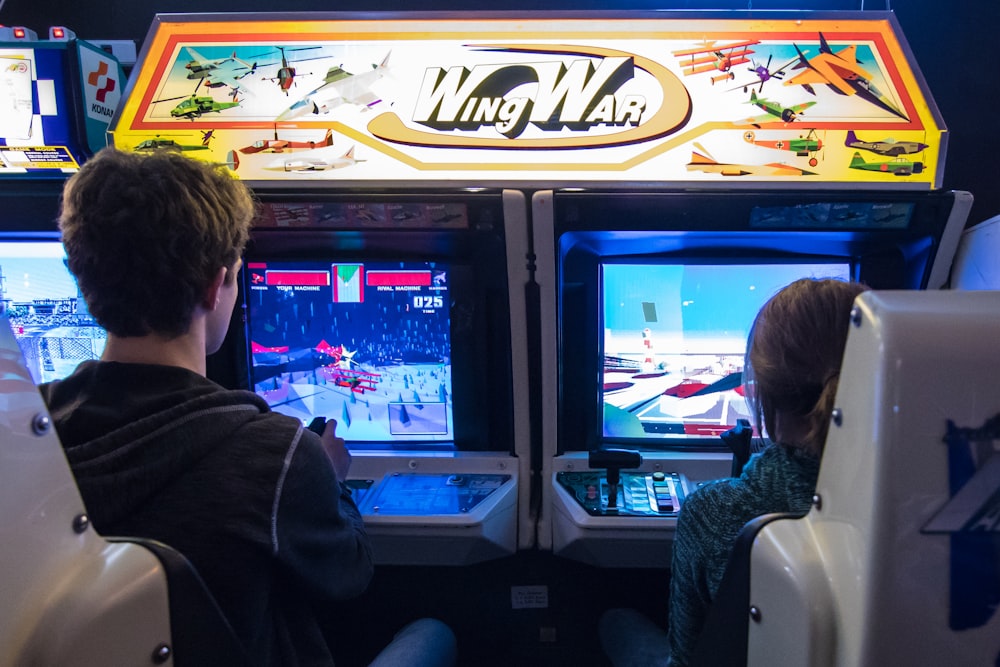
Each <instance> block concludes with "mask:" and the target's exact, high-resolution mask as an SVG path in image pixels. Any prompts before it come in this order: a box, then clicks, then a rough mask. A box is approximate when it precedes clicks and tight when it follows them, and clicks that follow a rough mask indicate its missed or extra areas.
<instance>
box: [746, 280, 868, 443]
mask: <svg viewBox="0 0 1000 667" xmlns="http://www.w3.org/2000/svg"><path fill="white" fill-rule="evenodd" d="M867 289H868V288H867V287H865V286H864V285H861V284H859V283H853V282H844V281H842V280H831V279H827V280H816V279H811V278H806V279H802V280H797V281H795V282H793V283H792V284H790V285H788V286H787V287H785V288H783V289H782V290H781V291H779V292H778V293H777V294H776V295H774V296H773V297H771V299H770V300H769V301H768V302H767V303H766V304H764V307H763V308H761V310H760V312H759V313H758V314H757V318H756V319H755V320H754V323H753V327H752V328H751V330H750V337H749V341H748V343H747V353H746V361H745V364H744V371H743V375H744V378H743V381H744V386H745V388H746V396H747V402H748V403H749V405H750V411H751V413H752V415H753V417H754V420H755V423H756V426H757V430H758V431H759V432H761V433H763V430H762V427H763V428H764V429H766V430H767V433H768V435H769V436H770V437H771V438H772V439H775V440H778V441H781V444H784V445H787V446H793V447H798V448H801V449H805V450H807V451H810V452H813V453H815V454H819V453H821V452H822V449H823V444H824V442H825V441H826V434H827V430H828V429H829V425H830V414H831V412H832V411H833V401H834V398H835V396H836V393H837V384H838V380H839V377H840V364H841V361H842V360H843V356H844V347H845V345H846V344H847V333H848V328H849V323H850V317H851V308H852V306H853V304H854V299H855V297H857V296H858V295H859V294H861V293H862V292H864V291H865V290H867ZM779 413H780V414H781V418H782V422H783V423H784V424H786V426H787V424H788V423H791V424H794V426H795V428H793V429H792V430H791V432H792V434H793V435H791V438H793V439H794V441H787V440H788V439H789V435H788V429H780V428H779V427H778V415H779ZM785 420H790V421H789V422H786V421H785ZM781 430H784V431H785V432H784V433H780V432H779V431H781Z"/></svg>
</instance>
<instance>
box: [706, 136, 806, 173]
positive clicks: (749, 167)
mask: <svg viewBox="0 0 1000 667" xmlns="http://www.w3.org/2000/svg"><path fill="white" fill-rule="evenodd" d="M694 148H695V150H693V151H691V161H690V162H689V163H688V164H687V169H688V171H703V172H705V173H710V174H711V173H714V174H720V175H722V176H814V175H815V173H814V172H811V171H807V170H805V169H800V168H799V167H796V166H793V165H790V164H784V163H782V162H769V163H767V164H734V163H725V162H719V161H717V160H716V159H715V158H713V157H712V156H711V154H710V153H709V152H708V151H707V150H705V147H704V146H702V145H701V144H699V143H697V142H695V144H694Z"/></svg>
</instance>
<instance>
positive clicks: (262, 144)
mask: <svg viewBox="0 0 1000 667" xmlns="http://www.w3.org/2000/svg"><path fill="white" fill-rule="evenodd" d="M332 145H333V130H327V131H326V135H325V136H324V137H323V139H321V140H320V141H292V140H290V139H279V138H278V129H277V128H275V130H274V138H273V139H258V140H257V141H255V142H253V143H252V144H250V145H249V146H244V147H243V148H241V149H239V150H240V152H241V153H243V154H244V155H253V154H254V153H283V152H285V151H291V150H296V149H305V148H319V147H321V146H332Z"/></svg>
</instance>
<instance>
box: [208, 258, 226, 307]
mask: <svg viewBox="0 0 1000 667" xmlns="http://www.w3.org/2000/svg"><path fill="white" fill-rule="evenodd" d="M227 271H228V269H226V267H224V266H220V267H219V270H218V271H216V273H215V277H214V278H212V282H211V284H209V286H208V289H206V290H205V298H204V300H203V301H202V302H201V305H202V307H203V308H204V309H205V310H215V309H216V308H217V307H218V305H219V301H220V298H219V290H221V289H222V285H223V283H225V281H226V273H227Z"/></svg>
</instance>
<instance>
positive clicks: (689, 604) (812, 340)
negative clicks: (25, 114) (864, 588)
mask: <svg viewBox="0 0 1000 667" xmlns="http://www.w3.org/2000/svg"><path fill="white" fill-rule="evenodd" d="M866 290H867V287H865V286H864V285H861V284H859V283H854V282H845V281H842V280H832V279H823V280H817V279H812V278H806V279H802V280H797V281H795V282H793V283H791V284H790V285H788V286H786V287H784V288H783V289H782V290H781V291H779V292H778V293H777V294H775V295H774V296H773V297H771V299H770V300H769V301H768V302H767V303H766V304H764V306H763V308H761V310H760V312H759V313H758V314H757V317H756V319H755V320H754V323H753V326H752V328H751V330H750V335H749V338H748V340H747V352H746V359H745V363H744V368H743V385H744V389H745V395H746V398H747V404H748V406H749V408H750V413H751V416H752V417H753V420H754V426H755V428H756V431H757V433H758V434H761V435H767V436H768V438H770V440H771V442H770V443H769V444H768V445H767V446H766V447H765V448H764V450H763V451H761V452H760V453H758V454H755V455H754V456H752V457H751V459H750V461H749V462H748V463H747V464H746V466H745V467H744V468H743V471H742V473H741V475H740V476H739V477H734V478H727V479H720V480H716V481H713V482H709V483H707V484H705V485H703V486H701V487H700V488H698V489H696V490H695V491H693V492H692V493H691V494H690V495H689V496H688V497H687V499H686V500H685V502H684V504H683V506H682V507H681V512H680V516H679V518H678V522H677V533H676V535H675V538H674V548H673V559H672V563H671V578H670V615H669V619H668V620H669V623H668V628H669V629H668V631H667V632H666V633H663V631H662V630H661V629H660V626H659V625H657V624H655V623H653V622H652V621H651V620H650V619H648V618H646V617H644V616H642V615H641V614H639V613H638V612H636V611H634V610H624V609H615V610H611V611H609V612H607V613H606V614H605V615H604V617H603V618H602V619H601V628H600V630H601V633H600V634H601V641H602V645H603V646H604V649H605V652H606V653H607V654H608V656H609V657H610V658H611V660H612V662H613V664H614V665H615V667H626V666H629V665H633V666H637V665H645V666H653V665H669V666H670V667H683V666H686V665H688V664H689V662H690V660H691V657H692V653H693V651H694V647H695V645H696V644H697V641H698V636H699V634H700V633H701V630H702V628H703V627H704V624H705V619H706V617H707V615H708V609H709V607H710V605H711V603H712V599H713V597H714V596H715V594H716V592H717V591H718V589H719V584H720V583H721V581H722V577H723V574H724V573H725V570H726V564H727V563H728V561H729V556H730V554H731V552H732V550H733V545H734V544H735V542H736V536H737V535H738V534H739V532H740V530H741V529H742V528H743V526H744V525H745V524H746V523H747V522H749V521H750V520H752V519H754V518H756V517H758V516H762V515H764V514H771V513H775V512H783V513H796V514H805V513H807V512H808V511H809V508H810V505H811V502H812V497H813V494H814V493H815V489H816V480H817V478H818V476H819V466H820V457H821V456H822V454H823V446H824V443H825V442H826V435H827V431H828V430H829V423H830V415H831V412H832V410H833V401H834V398H835V396H836V393H837V383H838V380H839V374H840V365H841V361H842V359H843V356H844V347H845V346H846V344H847V333H848V330H849V324H850V316H851V308H852V307H853V304H854V299H855V297H857V296H858V295H859V294H861V293H862V292H864V291H866Z"/></svg>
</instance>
